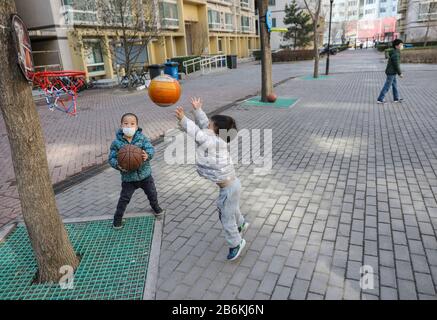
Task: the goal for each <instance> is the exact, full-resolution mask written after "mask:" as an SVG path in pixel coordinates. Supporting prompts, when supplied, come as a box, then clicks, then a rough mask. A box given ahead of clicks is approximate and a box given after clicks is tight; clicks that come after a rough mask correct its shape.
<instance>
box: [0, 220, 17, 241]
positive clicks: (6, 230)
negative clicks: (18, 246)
mask: <svg viewBox="0 0 437 320" xmlns="http://www.w3.org/2000/svg"><path fill="white" fill-rule="evenodd" d="M16 227H17V223H12V224H9V225H7V226H4V227H3V228H2V229H0V242H2V241H3V240H4V239H6V237H7V236H8V235H9V234H10V233H11V232H12V231H14V230H15V228H16Z"/></svg>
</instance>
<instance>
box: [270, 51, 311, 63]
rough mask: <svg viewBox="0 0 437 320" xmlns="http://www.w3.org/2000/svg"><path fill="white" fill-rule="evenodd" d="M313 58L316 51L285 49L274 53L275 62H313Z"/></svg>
mask: <svg viewBox="0 0 437 320" xmlns="http://www.w3.org/2000/svg"><path fill="white" fill-rule="evenodd" d="M313 57H314V50H291V49H284V50H280V51H277V52H274V53H272V60H273V62H285V61H301V60H312V59H313Z"/></svg>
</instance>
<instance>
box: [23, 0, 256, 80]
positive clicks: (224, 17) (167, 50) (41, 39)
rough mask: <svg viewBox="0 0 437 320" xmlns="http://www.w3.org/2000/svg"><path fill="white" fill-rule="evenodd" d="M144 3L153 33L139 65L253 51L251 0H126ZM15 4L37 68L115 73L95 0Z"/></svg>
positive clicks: (109, 34)
mask: <svg viewBox="0 0 437 320" xmlns="http://www.w3.org/2000/svg"><path fill="white" fill-rule="evenodd" d="M149 1H154V2H155V7H154V8H156V14H157V15H158V18H157V24H158V27H159V33H158V35H157V36H156V37H154V38H153V39H152V41H151V42H150V43H149V45H148V47H147V48H146V49H144V48H143V49H141V52H137V53H136V54H138V63H139V64H140V65H149V64H155V63H163V62H165V61H166V60H167V59H170V58H173V57H178V56H187V55H200V54H235V55H237V56H238V57H240V58H245V57H249V56H250V55H251V52H252V51H253V50H255V49H258V48H259V37H258V35H257V32H256V29H255V20H256V16H255V6H254V0H131V2H132V4H131V7H132V8H141V6H145V5H146V3H150V2H149ZM15 2H16V6H17V11H18V14H19V15H20V16H21V17H22V18H23V20H24V21H25V23H26V24H27V26H28V29H29V33H30V37H31V41H32V49H33V51H34V63H35V66H36V69H37V70H67V69H74V70H83V71H86V72H87V76H88V77H95V78H97V79H112V78H114V77H115V76H116V75H117V72H118V68H119V61H117V60H118V59H119V58H117V57H116V56H115V55H114V52H116V51H117V48H115V50H111V48H112V49H114V47H113V46H114V44H113V43H114V41H115V40H116V35H115V34H116V33H115V29H116V28H117V25H116V24H115V25H114V27H111V28H102V19H103V18H102V12H101V10H102V9H101V8H99V7H98V6H97V2H96V1H95V0H32V1H28V0H15ZM132 10H135V9H132ZM127 18H128V19H129V13H127ZM141 36H144V35H141V34H139V35H138V37H139V38H141ZM78 39H82V42H83V44H84V46H82V48H80V47H78V46H77V43H78ZM133 51H135V50H133Z"/></svg>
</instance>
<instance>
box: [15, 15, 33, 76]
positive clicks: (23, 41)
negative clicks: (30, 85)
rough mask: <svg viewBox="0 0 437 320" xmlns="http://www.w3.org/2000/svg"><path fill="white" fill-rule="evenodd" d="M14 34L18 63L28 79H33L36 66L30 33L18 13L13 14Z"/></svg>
mask: <svg viewBox="0 0 437 320" xmlns="http://www.w3.org/2000/svg"><path fill="white" fill-rule="evenodd" d="M12 34H13V38H14V42H15V49H16V51H17V63H18V65H19V66H20V69H21V71H22V72H23V75H24V77H25V78H26V79H27V81H32V78H33V72H34V66H33V58H32V46H31V43H30V38H29V33H28V32H27V27H26V25H25V24H24V22H23V20H22V19H21V18H20V17H19V16H18V15H16V14H14V15H12Z"/></svg>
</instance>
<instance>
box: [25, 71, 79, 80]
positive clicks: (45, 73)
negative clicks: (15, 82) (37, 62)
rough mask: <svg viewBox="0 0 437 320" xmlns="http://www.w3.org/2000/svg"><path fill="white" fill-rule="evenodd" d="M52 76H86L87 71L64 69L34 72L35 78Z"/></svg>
mask: <svg viewBox="0 0 437 320" xmlns="http://www.w3.org/2000/svg"><path fill="white" fill-rule="evenodd" d="M51 77H85V71H75V70H64V71H41V72H35V73H34V74H33V79H34V80H35V79H43V78H51Z"/></svg>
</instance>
